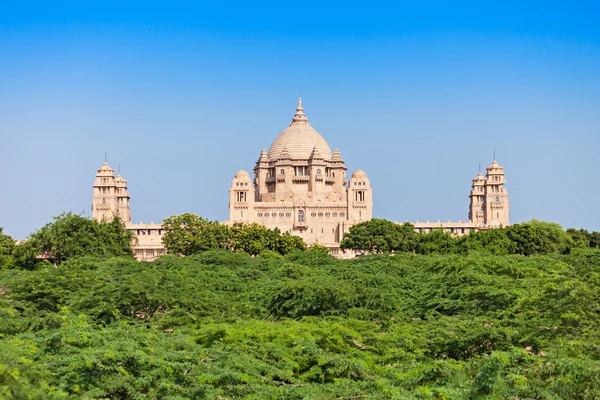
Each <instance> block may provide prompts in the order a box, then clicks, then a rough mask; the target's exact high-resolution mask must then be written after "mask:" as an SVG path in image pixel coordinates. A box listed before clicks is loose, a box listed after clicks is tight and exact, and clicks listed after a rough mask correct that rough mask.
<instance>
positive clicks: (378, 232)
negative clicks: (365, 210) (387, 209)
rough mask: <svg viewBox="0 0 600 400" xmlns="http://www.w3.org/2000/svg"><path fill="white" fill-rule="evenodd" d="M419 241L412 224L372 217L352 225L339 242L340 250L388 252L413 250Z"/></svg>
mask: <svg viewBox="0 0 600 400" xmlns="http://www.w3.org/2000/svg"><path fill="white" fill-rule="evenodd" d="M418 241H419V238H418V234H417V233H416V232H415V229H414V226H413V225H411V224H409V223H405V224H403V225H398V224H396V223H394V222H391V221H388V220H385V219H379V218H373V219H371V220H370V221H366V222H361V223H360V224H356V225H354V226H352V227H351V228H350V230H349V232H348V233H347V234H346V235H344V239H343V240H342V242H341V243H340V248H341V249H342V250H354V251H356V252H362V253H366V252H369V253H388V252H392V251H407V252H411V251H414V250H415V249H416V247H417V243H418Z"/></svg>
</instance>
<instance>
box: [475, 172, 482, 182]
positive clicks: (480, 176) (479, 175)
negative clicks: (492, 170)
mask: <svg viewBox="0 0 600 400" xmlns="http://www.w3.org/2000/svg"><path fill="white" fill-rule="evenodd" d="M484 180H485V178H484V177H483V175H481V172H480V173H478V174H477V176H476V177H475V178H473V181H484Z"/></svg>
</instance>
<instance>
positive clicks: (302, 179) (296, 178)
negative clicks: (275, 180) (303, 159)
mask: <svg viewBox="0 0 600 400" xmlns="http://www.w3.org/2000/svg"><path fill="white" fill-rule="evenodd" d="M292 181H293V182H308V181H310V176H307V175H302V176H294V177H293V178H292Z"/></svg>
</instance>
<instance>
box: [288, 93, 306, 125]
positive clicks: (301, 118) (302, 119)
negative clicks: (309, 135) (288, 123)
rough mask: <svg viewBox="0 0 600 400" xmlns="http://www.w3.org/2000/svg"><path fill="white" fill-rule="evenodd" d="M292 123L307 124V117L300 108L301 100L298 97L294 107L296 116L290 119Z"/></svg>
mask: <svg viewBox="0 0 600 400" xmlns="http://www.w3.org/2000/svg"><path fill="white" fill-rule="evenodd" d="M294 122H308V117H307V116H306V114H304V108H302V98H301V97H300V96H298V107H296V114H294V117H293V118H292V123H294Z"/></svg>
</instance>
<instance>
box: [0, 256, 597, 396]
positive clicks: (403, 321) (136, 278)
mask: <svg viewBox="0 0 600 400" xmlns="http://www.w3.org/2000/svg"><path fill="white" fill-rule="evenodd" d="M599 271H600V251H599V250H593V249H587V250H577V251H574V252H572V253H571V254H568V255H558V254H554V255H546V256H532V257H524V256H518V255H513V256H495V255H484V254H479V253H474V254H470V255H467V256H461V255H428V256H422V255H411V254H397V255H394V256H390V255H385V254H384V255H375V256H367V257H361V258H359V259H355V260H349V261H340V260H336V259H333V258H332V257H330V256H329V255H327V254H326V253H324V252H321V251H316V250H315V251H305V252H293V253H290V254H289V255H288V256H286V257H281V256H275V255H270V256H269V257H254V258H253V257H250V256H248V255H246V254H241V253H240V254H236V253H231V252H227V251H224V250H219V251H207V252H204V253H202V254H200V255H194V256H190V257H184V258H175V257H164V258H162V259H160V260H158V261H156V262H152V263H139V262H136V261H133V260H131V259H124V258H115V259H106V260H98V259H94V258H80V259H73V260H69V261H67V262H65V263H63V264H61V266H60V267H58V268H50V269H45V270H40V271H19V270H4V271H0V282H2V285H3V286H2V297H1V300H0V301H1V303H0V304H1V308H0V310H1V311H0V335H1V338H0V348H2V349H3V351H2V352H0V398H39V399H46V398H67V397H74V398H112V399H136V398H173V399H175V398H178V399H182V398H207V399H212V398H217V397H218V396H222V398H257V399H258V398H261V399H263V398H266V399H268V398H273V399H275V398H277V399H280V398H284V399H292V398H293V399H300V398H314V399H330V398H344V399H351V398H371V399H386V398H431V399H433V398H436V399H442V398H446V399H461V398H463V399H468V398H498V399H500V398H509V397H510V398H536V399H557V398H579V399H593V398H598V396H600V382H599V380H598V379H597V377H598V374H600V333H599V332H598V329H597V327H598V314H599V311H600V309H599V307H598V298H599V296H600V273H599Z"/></svg>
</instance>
